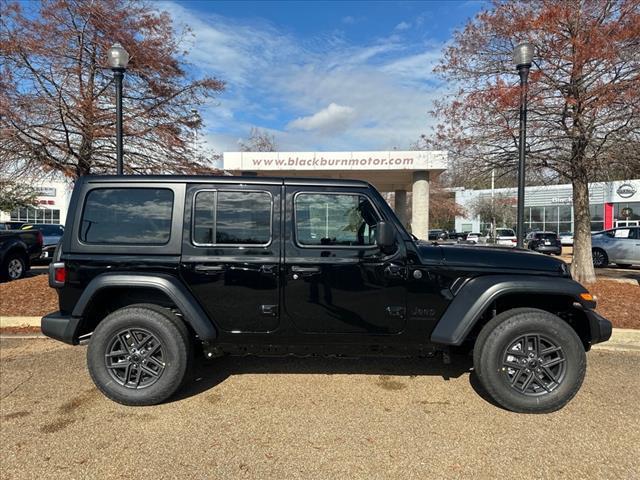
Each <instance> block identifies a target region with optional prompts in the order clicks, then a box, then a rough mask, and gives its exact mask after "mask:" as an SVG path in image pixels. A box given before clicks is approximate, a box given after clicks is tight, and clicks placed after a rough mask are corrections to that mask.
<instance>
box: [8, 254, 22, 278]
mask: <svg viewBox="0 0 640 480" xmlns="http://www.w3.org/2000/svg"><path fill="white" fill-rule="evenodd" d="M25 270H26V265H25V264H24V260H23V259H22V258H21V257H20V256H14V257H10V258H9V260H8V261H7V277H8V278H9V280H18V279H19V278H22V277H23V276H24V273H25Z"/></svg>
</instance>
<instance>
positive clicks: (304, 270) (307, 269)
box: [291, 266, 320, 273]
mask: <svg viewBox="0 0 640 480" xmlns="http://www.w3.org/2000/svg"><path fill="white" fill-rule="evenodd" d="M291 272H292V273H320V267H295V266H294V267H291Z"/></svg>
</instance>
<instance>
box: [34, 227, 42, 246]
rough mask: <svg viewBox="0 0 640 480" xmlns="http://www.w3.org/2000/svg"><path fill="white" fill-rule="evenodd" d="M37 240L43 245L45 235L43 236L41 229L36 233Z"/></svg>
mask: <svg viewBox="0 0 640 480" xmlns="http://www.w3.org/2000/svg"><path fill="white" fill-rule="evenodd" d="M36 242H38V245H40V246H42V244H43V243H44V237H43V236H42V232H41V231H40V230H38V233H37V234H36Z"/></svg>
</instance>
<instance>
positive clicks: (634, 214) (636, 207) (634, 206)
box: [613, 202, 640, 220]
mask: <svg viewBox="0 0 640 480" xmlns="http://www.w3.org/2000/svg"><path fill="white" fill-rule="evenodd" d="M625 208H630V209H631V215H630V216H629V217H628V218H627V217H625V216H623V215H622V211H623V210H624V209H625ZM613 217H614V218H615V219H616V220H640V202H626V203H615V204H614V205H613Z"/></svg>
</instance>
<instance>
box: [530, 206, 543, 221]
mask: <svg viewBox="0 0 640 480" xmlns="http://www.w3.org/2000/svg"><path fill="white" fill-rule="evenodd" d="M543 212H544V207H531V223H533V222H543V219H542V216H543V214H544V213H543Z"/></svg>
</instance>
